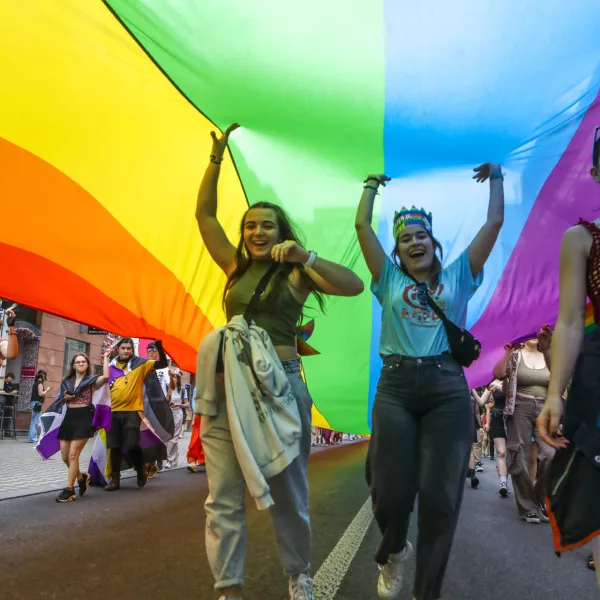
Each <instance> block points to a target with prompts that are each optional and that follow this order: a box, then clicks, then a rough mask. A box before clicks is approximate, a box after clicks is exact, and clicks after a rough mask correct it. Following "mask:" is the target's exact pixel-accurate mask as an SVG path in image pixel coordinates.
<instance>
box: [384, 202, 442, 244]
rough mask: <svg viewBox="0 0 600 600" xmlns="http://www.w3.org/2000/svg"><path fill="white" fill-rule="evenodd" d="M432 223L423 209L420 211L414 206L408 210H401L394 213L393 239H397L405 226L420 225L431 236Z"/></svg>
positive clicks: (428, 214)
mask: <svg viewBox="0 0 600 600" xmlns="http://www.w3.org/2000/svg"><path fill="white" fill-rule="evenodd" d="M432 223H433V217H432V216H431V213H426V212H425V210H424V209H423V208H422V209H421V210H419V209H418V208H417V207H416V206H413V207H412V208H411V209H410V210H409V209H408V208H403V209H402V210H401V211H400V212H396V213H394V238H397V237H398V236H399V235H400V232H401V231H402V230H403V229H404V228H405V227H406V226H407V225H421V226H422V227H425V229H426V230H427V231H428V232H429V233H430V234H431V233H432Z"/></svg>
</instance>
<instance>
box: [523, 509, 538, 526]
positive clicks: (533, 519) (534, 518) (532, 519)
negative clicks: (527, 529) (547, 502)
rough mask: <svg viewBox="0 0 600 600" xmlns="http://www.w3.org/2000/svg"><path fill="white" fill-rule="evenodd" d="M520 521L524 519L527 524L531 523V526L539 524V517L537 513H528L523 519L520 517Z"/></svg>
mask: <svg viewBox="0 0 600 600" xmlns="http://www.w3.org/2000/svg"><path fill="white" fill-rule="evenodd" d="M521 518H522V519H525V521H526V522H527V523H533V524H538V523H539V522H540V517H539V516H538V514H537V513H533V512H532V513H529V514H528V515H525V517H521Z"/></svg>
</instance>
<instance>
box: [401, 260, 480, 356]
mask: <svg viewBox="0 0 600 600" xmlns="http://www.w3.org/2000/svg"><path fill="white" fill-rule="evenodd" d="M406 274H407V275H408V277H409V278H410V279H412V280H413V281H414V282H415V284H416V286H417V290H418V291H419V292H421V293H419V295H418V298H419V300H420V301H422V302H425V303H426V304H427V305H428V306H429V307H430V308H431V310H433V312H434V313H435V314H436V315H437V316H438V317H439V319H440V321H441V322H442V323H443V325H444V329H445V331H446V336H447V337H448V343H449V344H450V354H452V358H454V360H455V361H456V362H457V363H458V364H459V365H462V366H463V367H470V366H471V365H472V364H473V362H475V361H476V360H477V359H478V358H479V355H480V354H481V342H480V341H479V340H478V339H477V338H476V337H475V336H474V335H473V334H472V333H471V332H469V331H468V330H467V329H463V328H462V327H459V326H458V325H456V324H455V323H453V322H452V321H451V320H450V319H449V318H448V317H447V316H446V313H445V312H444V311H443V310H442V309H441V308H440V307H439V306H438V305H437V304H436V303H435V301H434V299H433V298H432V297H431V296H430V295H429V286H428V285H427V284H426V283H421V282H419V281H417V280H416V279H415V278H414V277H413V276H412V275H411V274H410V273H408V272H406Z"/></svg>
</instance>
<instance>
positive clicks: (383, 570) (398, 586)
mask: <svg viewBox="0 0 600 600" xmlns="http://www.w3.org/2000/svg"><path fill="white" fill-rule="evenodd" d="M412 550H413V547H412V544H411V543H410V542H409V541H408V540H406V547H405V548H404V550H402V552H398V554H390V558H389V560H388V562H387V565H383V566H382V565H379V570H380V573H379V579H378V581H377V593H378V594H379V597H380V598H383V599H384V600H392V599H393V598H397V597H398V595H399V594H400V591H401V590H402V584H403V583H404V565H405V563H406V561H407V560H408V558H409V557H410V555H411V554H412Z"/></svg>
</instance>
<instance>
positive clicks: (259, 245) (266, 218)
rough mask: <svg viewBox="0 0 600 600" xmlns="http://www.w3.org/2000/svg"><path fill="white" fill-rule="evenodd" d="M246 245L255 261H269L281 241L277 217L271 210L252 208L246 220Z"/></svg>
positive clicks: (244, 234)
mask: <svg viewBox="0 0 600 600" xmlns="http://www.w3.org/2000/svg"><path fill="white" fill-rule="evenodd" d="M243 236H244V244H245V246H246V249H247V250H248V253H249V254H250V256H252V259H253V260H268V259H270V258H271V249H272V248H273V246H275V245H276V244H278V243H279V242H280V241H281V238H280V231H279V226H278V224H277V215H276V214H275V211H274V210H272V209H270V208H251V209H250V210H249V211H248V212H247V213H246V217H245V218H244V226H243Z"/></svg>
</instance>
